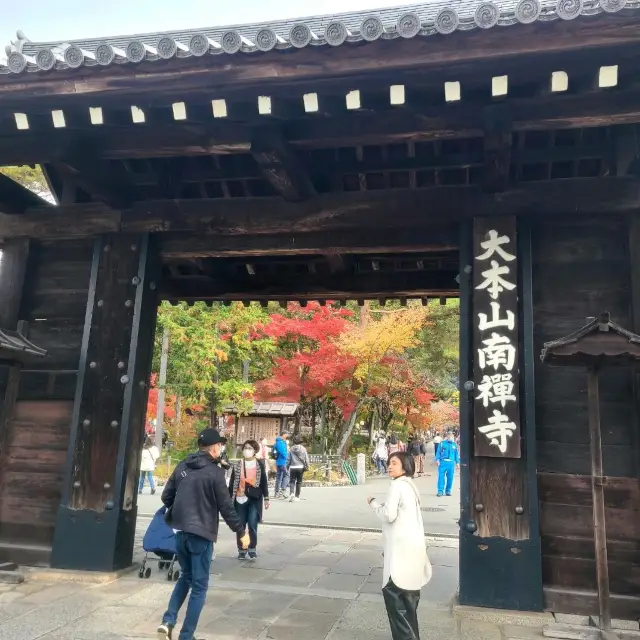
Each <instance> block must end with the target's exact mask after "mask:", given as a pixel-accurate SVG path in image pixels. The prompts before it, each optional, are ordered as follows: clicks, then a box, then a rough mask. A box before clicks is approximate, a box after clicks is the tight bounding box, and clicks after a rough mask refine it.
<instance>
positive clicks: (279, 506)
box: [138, 457, 460, 536]
mask: <svg viewBox="0 0 640 640" xmlns="http://www.w3.org/2000/svg"><path fill="white" fill-rule="evenodd" d="M426 471H427V473H428V474H430V475H427V476H425V477H423V478H415V479H414V481H415V483H416V486H417V488H418V491H420V501H421V504H422V509H423V514H422V515H423V520H424V530H425V533H426V534H427V535H429V534H437V535H450V536H457V535H458V524H457V522H458V519H459V518H460V491H459V483H458V478H457V477H456V481H455V484H454V492H453V496H451V497H450V498H447V497H442V498H438V497H437V496H436V479H437V467H436V466H435V463H433V462H432V458H431V457H428V462H427V469H426ZM388 489H389V478H387V477H382V478H380V477H377V476H372V477H370V478H369V479H368V481H367V483H366V484H364V485H358V486H355V487H351V486H348V487H324V488H315V487H314V488H303V490H302V500H301V501H300V502H296V503H293V504H292V503H288V502H284V501H281V500H278V501H275V500H274V501H272V502H273V504H272V507H271V509H270V510H269V511H268V512H267V513H266V514H265V521H266V522H272V523H278V524H297V525H314V526H329V527H338V528H340V527H353V528H356V529H369V528H371V529H380V521H379V520H378V519H377V518H376V516H375V514H374V513H373V512H372V511H371V509H370V508H369V506H368V505H367V501H366V498H367V496H369V495H373V496H374V497H376V498H380V499H383V498H384V496H385V495H386V493H387V491H388ZM160 493H161V490H160V491H158V492H157V493H156V494H155V495H154V496H152V495H150V494H149V488H148V487H145V491H144V494H143V495H141V496H138V513H139V514H143V515H153V514H154V513H155V512H156V511H157V510H158V509H159V508H160V506H161V504H162V503H161V501H160Z"/></svg>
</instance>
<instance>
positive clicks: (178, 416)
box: [175, 396, 182, 429]
mask: <svg viewBox="0 0 640 640" xmlns="http://www.w3.org/2000/svg"><path fill="white" fill-rule="evenodd" d="M181 421H182V398H181V397H180V396H178V397H177V398H176V419H175V425H176V429H179V428H180V423H181Z"/></svg>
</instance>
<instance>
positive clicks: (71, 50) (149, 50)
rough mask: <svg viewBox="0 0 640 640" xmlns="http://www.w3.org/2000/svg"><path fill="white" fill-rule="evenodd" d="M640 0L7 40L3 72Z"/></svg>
mask: <svg viewBox="0 0 640 640" xmlns="http://www.w3.org/2000/svg"><path fill="white" fill-rule="evenodd" d="M638 8H640V0H496V1H495V2H493V1H486V0H433V1H431V2H425V3H421V4H414V5H405V6H400V7H394V8H389V9H378V10H372V11H364V12H350V13H341V14H330V15H324V16H311V17H307V18H299V19H294V20H279V21H273V22H264V23H258V24H244V25H230V26H223V27H212V28H209V29H196V30H189V31H167V32H161V33H148V34H141V35H131V36H115V37H112V38H99V39H95V38H94V39H84V40H70V41H68V42H60V41H54V42H31V41H29V40H28V39H27V38H26V37H25V35H24V34H23V33H22V32H18V38H17V40H15V41H14V42H12V43H10V44H9V45H8V47H7V48H6V50H7V60H6V62H5V63H2V62H0V73H5V74H18V73H23V72H25V71H40V72H44V71H50V70H52V69H76V68H79V67H82V66H84V65H86V66H92V65H97V66H109V65H112V64H132V63H133V64H136V63H140V62H143V61H157V60H168V59H170V58H188V57H192V56H195V57H201V56H206V55H212V54H236V53H256V54H259V53H260V52H262V53H265V52H268V51H272V50H276V51H277V50H287V49H294V50H295V49H302V48H304V47H309V46H323V45H326V46H330V47H338V46H342V45H348V44H349V43H357V42H373V41H375V40H378V39H383V40H390V39H394V38H415V37H419V36H420V37H422V36H431V35H436V34H440V35H448V34H451V33H453V32H455V31H468V30H471V29H476V28H479V29H490V28H492V27H495V26H510V25H514V24H531V23H533V22H536V21H549V20H558V19H560V20H573V19H574V18H577V17H579V16H591V15H596V14H598V13H602V12H607V13H613V12H617V11H621V10H622V9H638Z"/></svg>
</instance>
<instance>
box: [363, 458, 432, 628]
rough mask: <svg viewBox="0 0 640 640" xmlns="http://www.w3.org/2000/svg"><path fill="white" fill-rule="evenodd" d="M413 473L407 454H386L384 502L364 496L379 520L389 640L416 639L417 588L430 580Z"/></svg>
mask: <svg viewBox="0 0 640 640" xmlns="http://www.w3.org/2000/svg"><path fill="white" fill-rule="evenodd" d="M414 474H415V464H414V462H413V458H412V457H411V456H410V455H409V454H407V453H405V452H400V451H399V452H396V453H392V454H391V455H390V456H389V475H390V476H391V478H392V482H391V486H390V487H389V493H388V494H387V499H386V501H385V502H384V503H383V504H380V503H379V502H378V501H377V500H376V499H375V498H368V499H367V502H368V503H369V506H370V507H371V508H372V509H373V510H374V511H375V512H376V515H377V516H378V517H379V518H380V519H381V520H382V535H383V540H384V569H383V575H382V595H383V596H384V602H385V605H386V607H387V615H388V616H389V625H390V626H391V636H392V637H393V640H419V638H420V632H419V630H418V603H419V602H420V589H421V588H422V587H423V586H424V585H425V584H427V582H429V580H431V562H430V561H429V557H428V556H427V547H426V544H425V540H424V527H423V523H422V512H421V511H420V494H419V493H418V490H417V488H416V486H415V485H414V484H413V480H411V478H412V477H413V475H414Z"/></svg>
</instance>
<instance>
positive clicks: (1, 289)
mask: <svg viewBox="0 0 640 640" xmlns="http://www.w3.org/2000/svg"><path fill="white" fill-rule="evenodd" d="M0 249H1V250H2V257H1V258H0V329H3V328H4V329H12V330H14V329H16V328H17V324H18V319H19V313H20V304H21V302H22V296H23V290H24V284H25V274H26V271H27V259H28V257H29V239H28V238H17V239H16V240H9V241H8V242H6V243H5V244H3V245H0ZM20 368H21V367H20V366H19V365H14V366H8V365H2V364H0V491H2V487H3V483H4V478H3V476H4V473H3V472H4V470H5V469H6V466H7V463H6V455H7V444H8V443H9V440H10V438H9V436H10V432H9V431H10V428H11V418H12V417H13V413H14V409H15V404H16V398H17V395H18V384H19V382H20ZM2 522H3V518H2V509H1V508H0V537H1V536H2V530H3V527H2Z"/></svg>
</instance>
